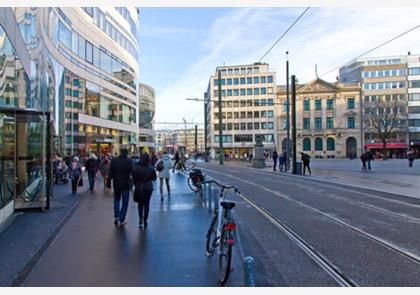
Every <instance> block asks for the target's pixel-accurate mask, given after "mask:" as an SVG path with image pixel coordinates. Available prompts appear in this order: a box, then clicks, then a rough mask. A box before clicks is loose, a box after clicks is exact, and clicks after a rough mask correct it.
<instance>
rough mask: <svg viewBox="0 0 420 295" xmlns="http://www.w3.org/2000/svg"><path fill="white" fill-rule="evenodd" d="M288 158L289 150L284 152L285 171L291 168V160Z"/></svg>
mask: <svg viewBox="0 0 420 295" xmlns="http://www.w3.org/2000/svg"><path fill="white" fill-rule="evenodd" d="M288 160H289V159H288V158H287V151H284V152H283V161H284V172H286V171H287V170H288V169H289V162H288Z"/></svg>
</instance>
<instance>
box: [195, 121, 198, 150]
mask: <svg viewBox="0 0 420 295" xmlns="http://www.w3.org/2000/svg"><path fill="white" fill-rule="evenodd" d="M197 131H198V130H197V125H195V137H194V145H195V152H197V151H198V147H197V146H198V142H197Z"/></svg>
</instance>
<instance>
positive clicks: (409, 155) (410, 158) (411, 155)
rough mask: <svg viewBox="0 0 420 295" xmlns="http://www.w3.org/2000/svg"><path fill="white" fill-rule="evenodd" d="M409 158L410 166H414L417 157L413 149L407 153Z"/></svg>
mask: <svg viewBox="0 0 420 295" xmlns="http://www.w3.org/2000/svg"><path fill="white" fill-rule="evenodd" d="M407 159H408V166H409V167H410V168H411V167H413V162H414V159H415V155H414V152H413V151H409V152H408V153H407Z"/></svg>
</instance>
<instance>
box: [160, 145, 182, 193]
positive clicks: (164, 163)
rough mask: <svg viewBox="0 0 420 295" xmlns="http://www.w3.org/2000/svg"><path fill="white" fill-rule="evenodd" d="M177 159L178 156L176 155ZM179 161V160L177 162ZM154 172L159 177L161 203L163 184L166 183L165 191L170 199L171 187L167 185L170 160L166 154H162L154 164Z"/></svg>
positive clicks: (170, 165)
mask: <svg viewBox="0 0 420 295" xmlns="http://www.w3.org/2000/svg"><path fill="white" fill-rule="evenodd" d="M178 157H179V155H178ZM178 161H179V160H178ZM155 168H156V171H157V174H158V177H159V192H160V201H163V182H164V181H165V183H166V189H167V191H168V197H171V187H170V185H169V178H170V173H169V171H170V169H171V168H172V162H171V158H169V155H168V153H167V152H163V155H162V157H161V158H160V159H159V160H158V161H157V162H156V167H155Z"/></svg>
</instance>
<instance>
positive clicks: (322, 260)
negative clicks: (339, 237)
mask: <svg viewBox="0 0 420 295" xmlns="http://www.w3.org/2000/svg"><path fill="white" fill-rule="evenodd" d="M204 170H209V171H210V172H212V173H215V174H219V175H223V176H224V177H229V178H232V179H234V180H237V181H240V182H244V183H247V184H249V185H253V186H257V187H258V188H260V189H263V190H265V191H267V192H270V193H272V194H274V195H277V196H279V197H281V198H284V199H286V200H288V201H290V202H294V203H295V204H297V205H299V206H300V207H303V208H305V209H306V210H310V211H312V212H314V213H316V214H319V215H321V216H323V217H325V218H327V219H328V220H329V221H330V222H333V223H335V224H337V225H339V226H342V227H345V228H346V229H348V230H351V231H352V232H354V233H356V234H357V235H359V236H362V237H363V238H365V239H368V240H370V241H372V242H374V243H375V244H377V245H379V246H381V247H385V248H387V249H388V250H389V251H392V252H393V253H395V254H397V255H399V256H402V257H404V259H408V260H410V261H411V262H414V263H416V264H418V265H420V257H419V256H418V255H417V254H415V253H412V252H411V251H408V250H407V249H404V248H402V247H399V246H398V245H395V244H393V243H390V242H389V241H386V240H384V239H382V238H380V237H378V236H375V235H372V234H370V233H367V232H366V231H364V230H362V229H360V228H358V227H356V226H353V225H351V224H348V223H347V222H345V221H343V220H341V219H340V218H337V217H335V216H333V215H331V214H329V213H326V212H323V211H321V210H319V209H317V208H314V207H311V206H309V205H307V204H305V203H303V202H301V201H298V200H295V199H293V198H291V197H289V196H286V195H284V194H282V193H279V192H277V191H273V190H271V189H268V188H265V187H263V186H261V185H259V184H255V183H253V182H251V181H248V180H246V179H242V178H239V177H236V176H233V175H230V174H226V173H220V172H218V171H214V170H212V169H208V168H204ZM242 198H243V199H244V201H245V202H247V203H248V204H249V205H251V206H252V207H253V208H254V209H256V210H257V211H258V212H260V213H261V214H262V215H263V216H264V217H265V218H266V219H268V220H269V221H270V222H271V223H272V224H273V225H275V226H276V227H277V228H278V229H280V230H281V231H282V232H283V233H285V234H286V235H287V237H288V238H289V239H290V240H292V241H293V242H294V243H295V244H296V245H297V246H298V247H299V248H301V249H302V250H303V251H304V252H305V253H306V254H307V255H308V256H309V257H310V258H311V259H312V260H313V261H314V262H316V263H317V264H318V265H319V266H320V267H321V268H322V269H323V270H324V271H325V272H326V273H327V274H328V275H329V276H330V277H331V278H333V279H334V281H336V282H337V284H339V286H357V283H356V282H354V281H353V280H352V279H351V278H349V277H348V276H346V275H345V274H344V273H343V272H342V271H341V270H340V269H339V268H338V267H337V266H335V265H334V264H333V263H332V262H331V261H329V260H328V259H327V258H326V257H325V256H324V255H322V254H321V253H320V252H318V251H317V250H316V249H315V248H314V247H313V246H312V245H311V244H310V243H308V242H307V241H305V239H303V238H302V237H301V236H299V235H298V234H297V233H296V232H295V231H294V230H293V229H292V228H290V227H289V226H288V225H287V224H286V223H285V222H284V221H282V220H281V219H280V218H279V217H277V216H275V215H274V214H273V213H272V212H270V211H269V210H268V209H266V208H265V207H264V206H263V205H261V204H259V203H258V202H256V201H255V200H253V199H251V198H249V197H247V196H245V195H243V196H242ZM344 199H345V198H344ZM359 205H366V204H359ZM370 206H371V205H367V206H365V207H370ZM373 207H375V206H373ZM373 207H370V209H372V210H379V211H381V212H383V213H385V214H391V215H393V216H397V217H400V218H404V219H406V220H409V221H411V222H415V223H420V220H418V219H416V218H411V217H407V216H402V215H399V214H397V213H394V212H387V211H388V210H386V209H382V208H373Z"/></svg>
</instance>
